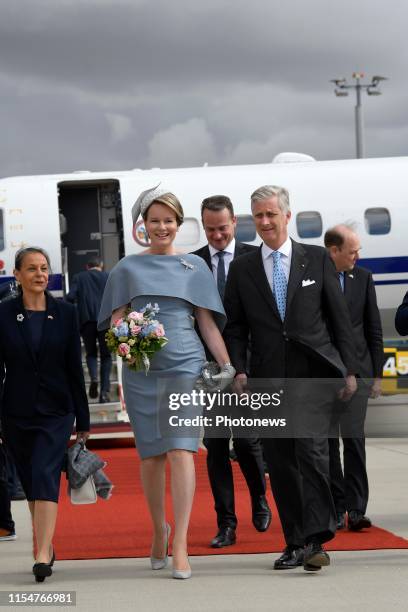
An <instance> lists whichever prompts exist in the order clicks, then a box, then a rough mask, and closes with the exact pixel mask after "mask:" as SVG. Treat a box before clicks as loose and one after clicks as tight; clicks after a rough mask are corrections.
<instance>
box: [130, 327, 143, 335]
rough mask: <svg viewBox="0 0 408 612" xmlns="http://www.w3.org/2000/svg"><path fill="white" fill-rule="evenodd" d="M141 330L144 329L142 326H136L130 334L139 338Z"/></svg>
mask: <svg viewBox="0 0 408 612" xmlns="http://www.w3.org/2000/svg"><path fill="white" fill-rule="evenodd" d="M141 329H142V328H141V327H140V325H134V326H133V327H132V329H131V330H130V333H131V334H132V336H137V335H138V333H139V332H140V330H141Z"/></svg>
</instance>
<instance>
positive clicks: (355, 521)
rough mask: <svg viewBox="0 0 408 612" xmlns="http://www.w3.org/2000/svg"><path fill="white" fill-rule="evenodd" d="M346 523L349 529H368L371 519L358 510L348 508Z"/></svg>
mask: <svg viewBox="0 0 408 612" xmlns="http://www.w3.org/2000/svg"><path fill="white" fill-rule="evenodd" d="M347 524H348V528H349V530H350V531H360V530H361V529H369V527H371V521H370V519H369V518H368V516H365V515H364V514H363V513H362V512H359V511H358V510H350V512H349V513H348V522H347Z"/></svg>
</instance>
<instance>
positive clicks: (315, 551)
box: [303, 542, 330, 572]
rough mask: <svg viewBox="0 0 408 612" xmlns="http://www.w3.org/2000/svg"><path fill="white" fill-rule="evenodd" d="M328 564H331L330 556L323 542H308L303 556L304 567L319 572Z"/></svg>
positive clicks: (308, 570)
mask: <svg viewBox="0 0 408 612" xmlns="http://www.w3.org/2000/svg"><path fill="white" fill-rule="evenodd" d="M326 565H330V557H329V555H328V554H327V552H326V551H325V550H323V548H322V546H321V544H318V543H317V542H310V543H309V544H307V545H306V546H305V552H304V557H303V568H304V569H305V570H306V571H307V572H318V571H319V570H320V569H321V568H322V567H324V566H326Z"/></svg>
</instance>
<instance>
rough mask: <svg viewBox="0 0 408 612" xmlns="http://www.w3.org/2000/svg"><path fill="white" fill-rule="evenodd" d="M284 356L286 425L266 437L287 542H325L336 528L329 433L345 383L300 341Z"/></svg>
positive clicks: (283, 396) (268, 457) (268, 460)
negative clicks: (333, 411) (335, 400)
mask: <svg viewBox="0 0 408 612" xmlns="http://www.w3.org/2000/svg"><path fill="white" fill-rule="evenodd" d="M285 358H286V372H287V378H286V379H285V380H283V381H282V385H281V388H282V390H283V395H281V410H282V413H281V414H282V416H286V417H287V427H286V429H285V431H284V432H281V433H280V434H279V433H274V432H273V431H272V432H271V437H270V438H263V439H262V445H263V449H264V455H265V459H266V463H267V465H268V470H269V477H270V481H271V487H272V492H273V496H274V498H275V502H276V506H277V508H278V512H279V517H280V520H281V523H282V528H283V532H284V535H285V540H286V544H287V545H288V546H303V545H304V544H307V543H309V542H311V541H316V542H318V543H320V544H323V543H324V542H327V541H329V540H331V539H332V538H333V537H334V535H335V533H336V511H335V507H334V502H333V497H332V494H331V489H330V470H329V442H328V435H329V430H330V423H331V412H332V407H333V401H334V398H335V397H336V393H337V392H338V389H339V388H340V387H341V386H343V383H342V380H341V379H338V378H336V372H335V371H333V370H332V369H331V367H330V366H329V365H328V364H326V363H324V362H323V361H318V360H317V359H316V358H315V357H314V356H313V355H311V354H309V353H307V352H306V350H304V349H303V348H301V347H299V346H296V345H293V346H292V345H291V344H289V346H288V350H287V353H286V355H285ZM279 435H280V437H278V436H279ZM283 436H284V437H283Z"/></svg>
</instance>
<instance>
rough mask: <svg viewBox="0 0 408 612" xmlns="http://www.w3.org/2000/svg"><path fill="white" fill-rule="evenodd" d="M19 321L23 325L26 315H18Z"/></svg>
mask: <svg viewBox="0 0 408 612" xmlns="http://www.w3.org/2000/svg"><path fill="white" fill-rule="evenodd" d="M17 321H18V322H19V323H21V321H24V315H23V314H18V315H17Z"/></svg>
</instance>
